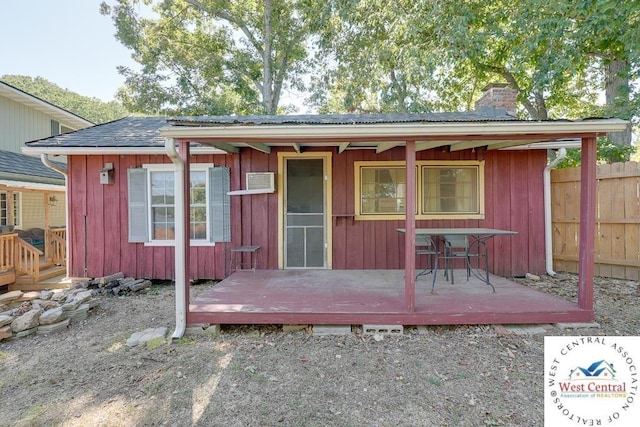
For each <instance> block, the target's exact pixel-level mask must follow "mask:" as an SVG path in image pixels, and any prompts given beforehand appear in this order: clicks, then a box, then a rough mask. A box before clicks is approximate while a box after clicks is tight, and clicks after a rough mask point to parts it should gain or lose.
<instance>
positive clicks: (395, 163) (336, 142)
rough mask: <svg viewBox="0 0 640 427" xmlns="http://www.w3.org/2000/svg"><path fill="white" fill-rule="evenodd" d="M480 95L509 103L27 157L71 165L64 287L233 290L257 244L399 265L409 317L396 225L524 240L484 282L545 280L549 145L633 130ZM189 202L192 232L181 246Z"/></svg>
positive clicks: (227, 125)
mask: <svg viewBox="0 0 640 427" xmlns="http://www.w3.org/2000/svg"><path fill="white" fill-rule="evenodd" d="M487 99H494V100H504V99H507V100H510V102H515V94H514V92H513V91H511V90H510V89H508V88H505V87H501V86H498V87H491V88H489V90H488V92H487V94H486V96H485V97H484V98H483V99H482V100H481V101H480V102H479V105H478V107H479V108H478V110H477V111H475V112H468V113H434V114H384V115H300V116H248V117H242V116H225V117H185V118H174V119H168V120H167V119H163V118H125V119H121V120H118V121H115V122H111V123H107V124H104V125H99V126H95V127H92V128H88V129H84V130H80V131H78V132H74V133H70V134H65V135H58V136H54V137H51V138H46V139H42V140H40V141H32V142H29V143H27V144H26V148H25V149H24V152H25V153H28V154H31V155H38V154H50V155H56V154H60V155H65V156H67V159H68V185H69V189H70V192H69V204H70V206H73V209H72V210H71V212H70V217H69V221H70V222H69V232H70V236H69V239H70V242H71V243H70V250H71V254H70V256H69V258H70V263H71V264H70V274H71V275H74V276H89V277H98V276H104V275H107V274H111V273H115V272H119V271H122V272H123V273H124V274H125V275H127V276H135V277H150V278H156V279H176V285H177V289H178V292H180V289H181V288H182V286H183V284H185V283H188V279H205V278H207V279H213V278H215V279H222V278H225V277H226V276H228V275H229V272H230V269H231V266H230V261H229V259H230V255H231V252H232V251H231V249H233V248H237V247H239V246H246V245H259V246H261V249H260V254H259V257H260V258H259V259H260V265H259V268H260V269H264V270H298V271H300V270H317V269H324V270H365V269H366V270H398V269H406V272H405V279H404V280H405V284H404V289H406V292H407V293H408V295H409V296H408V297H407V301H408V302H407V304H408V305H409V307H410V308H408V310H409V311H411V310H412V308H411V296H410V294H411V292H412V286H413V288H414V290H413V291H415V263H414V261H412V259H413V258H414V255H413V254H414V251H415V241H414V240H412V239H405V238H404V236H402V235H400V234H399V233H398V232H397V230H396V229H397V228H405V227H406V229H407V230H409V231H410V230H413V228H414V227H423V228H426V227H490V228H499V229H507V230H512V231H516V232H517V233H518V234H517V235H516V236H509V237H504V238H500V239H495V241H493V242H491V243H490V245H489V251H490V253H491V255H492V256H491V258H490V259H491V263H490V266H489V269H490V271H491V272H492V273H494V274H497V275H501V276H507V277H509V276H521V275H524V274H525V273H527V272H531V273H543V272H544V270H545V259H544V243H545V242H544V235H545V233H544V219H543V210H544V209H543V170H544V168H545V165H546V164H547V149H548V148H550V147H554V146H556V147H557V146H560V145H562V144H563V143H564V142H562V141H560V142H558V139H562V140H563V141H567V140H572V141H574V142H575V141H576V140H577V141H578V142H580V141H582V144H583V147H584V146H585V145H584V144H587V145H586V147H588V148H589V150H591V148H593V149H595V137H596V136H598V135H601V134H603V133H605V132H607V131H615V130H618V128H622V127H623V126H624V122H622V121H620V120H615V119H612V120H607V119H599V120H597V119H596V120H585V121H578V122H571V121H546V122H533V121H526V120H518V119H517V118H516V117H514V116H513V115H510V114H507V113H506V111H505V109H503V108H496V106H495V105H494V106H491V105H489V106H487V105H485V104H484V102H485V101H486V100H487ZM498 107H505V105H498ZM508 109H509V108H508ZM176 144H177V146H178V148H179V154H176V153H175V146H176ZM187 153H188V154H189V155H187ZM585 155H586V159H587V162H588V159H589V156H590V155H591V154H590V151H589V152H588V153H587V154H585ZM181 163H185V168H187V170H189V169H190V174H189V179H187V180H186V187H184V188H183V186H182V185H181V184H180V183H181V182H182V181H181V177H182V176H183V174H181V173H174V170H176V168H178V170H179V165H180V164H181ZM406 164H410V165H413V164H415V167H411V168H406ZM594 168H595V161H594ZM184 175H186V174H184ZM185 192H186V194H189V195H190V199H191V204H190V212H191V216H190V218H191V221H190V227H189V231H188V233H189V236H184V235H182V234H178V235H177V236H176V235H175V233H176V230H179V229H180V228H179V227H177V226H176V225H177V224H182V222H183V221H184V219H183V217H182V216H181V215H180V212H181V210H180V209H178V206H180V205H181V203H182V202H183V198H182V194H183V193H185ZM407 194H413V195H415V198H413V197H412V198H407V197H405V196H406V195H407ZM585 203H586V202H585ZM407 206H408V207H412V206H414V207H415V208H414V209H413V210H412V209H407ZM405 212H406V214H405ZM176 237H177V239H176ZM187 237H189V240H187V241H190V243H191V244H190V246H191V248H190V249H187V256H184V244H183V243H184V242H185V240H186V238H187ZM587 237H588V236H587ZM583 241H588V238H584V239H583ZM174 246H176V248H175V251H174ZM407 254H410V255H407ZM176 272H177V273H176ZM183 274H184V276H183ZM584 277H586V279H587V280H588V274H587V275H586V276H584ZM185 280H186V282H185ZM412 280H413V283H412ZM400 286H401V287H402V284H400ZM176 298H177V304H178V306H179V305H180V304H181V303H180V298H179V296H177V297H176ZM587 305H588V303H587ZM591 308H592V307H591ZM591 308H590V307H587V311H585V313H587V314H589V313H591V314H592V311H590V310H591ZM177 310H178V308H177ZM186 311H187V312H188V315H189V316H190V315H191V312H190V311H189V310H188V309H187V310H186ZM178 312H179V310H178ZM183 312H184V310H183ZM193 319H194V318H191V320H193ZM198 319H200V318H198ZM288 319H289V320H291V319H292V318H291V317H290V318H288ZM244 321H246V320H244ZM333 321H335V320H333ZM413 324H417V323H413Z"/></svg>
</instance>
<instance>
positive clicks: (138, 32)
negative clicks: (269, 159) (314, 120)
mask: <svg viewBox="0 0 640 427" xmlns="http://www.w3.org/2000/svg"><path fill="white" fill-rule="evenodd" d="M144 4H146V5H149V6H152V10H153V13H154V17H153V18H149V17H147V16H145V15H141V14H140V12H139V11H140V10H141V9H140V7H141V1H140V0H118V1H117V4H116V5H114V6H110V5H108V4H106V3H104V2H103V3H102V4H101V12H102V13H103V14H104V15H110V16H111V18H112V19H113V22H114V24H115V26H116V38H117V39H118V40H120V42H121V43H122V44H123V45H124V46H126V47H127V48H129V49H131V51H132V56H133V58H134V59H135V60H136V61H137V62H138V63H140V64H141V66H142V68H141V70H140V71H134V70H132V69H129V68H126V67H120V68H119V71H120V73H121V74H122V75H124V76H125V89H123V90H122V91H120V93H119V94H118V97H119V98H120V99H121V100H122V101H123V103H124V104H125V105H126V106H128V107H129V108H132V109H133V110H135V111H140V112H148V113H151V112H153V113H169V114H228V113H237V114H249V113H263V114H275V113H277V112H278V107H279V105H280V101H281V96H282V91H283V89H285V88H286V87H293V88H300V87H301V86H302V81H301V76H302V74H303V73H304V71H305V70H306V65H307V64H306V59H307V44H306V41H307V35H308V30H307V26H306V25H305V24H304V23H303V22H302V21H301V20H300V19H299V17H298V12H297V8H298V0H244V1H243V0H175V1H159V2H152V1H151V0H145V1H144ZM147 15H148V14H147Z"/></svg>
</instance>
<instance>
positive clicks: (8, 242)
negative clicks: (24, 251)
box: [0, 233, 18, 271]
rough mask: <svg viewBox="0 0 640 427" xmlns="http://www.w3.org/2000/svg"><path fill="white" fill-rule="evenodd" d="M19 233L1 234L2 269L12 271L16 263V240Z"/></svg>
mask: <svg viewBox="0 0 640 427" xmlns="http://www.w3.org/2000/svg"><path fill="white" fill-rule="evenodd" d="M17 237H18V234H17V233H12V234H0V271H12V270H13V269H14V263H15V243H14V242H15V240H16V239H17Z"/></svg>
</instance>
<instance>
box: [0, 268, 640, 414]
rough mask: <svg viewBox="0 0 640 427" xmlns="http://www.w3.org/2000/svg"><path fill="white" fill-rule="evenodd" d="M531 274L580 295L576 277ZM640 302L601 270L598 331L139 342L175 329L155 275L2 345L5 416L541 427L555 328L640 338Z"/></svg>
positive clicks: (558, 291)
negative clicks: (62, 324)
mask: <svg viewBox="0 0 640 427" xmlns="http://www.w3.org/2000/svg"><path fill="white" fill-rule="evenodd" d="M522 282H523V283H526V284H527V285H528V286H533V287H536V288H538V289H541V290H544V291H545V292H549V293H553V294H555V295H559V296H561V297H564V298H567V299H569V300H572V301H575V299H576V294H577V292H576V283H577V277H576V276H575V275H570V274H561V275H559V276H558V277H556V278H550V277H543V278H542V281H539V282H531V281H527V280H522ZM207 286H211V284H204V285H197V286H194V289H193V291H192V293H193V294H197V293H198V292H200V291H202V290H203V289H205V288H206V287H207ZM639 299H640V293H639V292H638V283H637V282H631V281H623V280H614V279H597V283H596V291H595V301H596V311H597V314H596V321H597V322H598V323H599V324H600V327H599V328H597V329H594V328H590V329H569V330H566V329H565V330H561V329H559V328H555V327H553V328H550V329H549V330H548V331H547V332H545V333H544V334H531V333H530V334H524V335H506V336H505V335H502V334H499V333H497V332H496V328H494V327H493V326H459V327H429V328H427V331H426V334H419V333H418V330H417V329H415V328H405V334H404V335H403V336H394V337H389V336H385V337H384V339H382V340H376V339H374V337H373V336H365V335H361V334H358V333H354V334H351V335H348V336H330V337H316V336H312V335H310V334H309V333H308V332H307V331H304V330H303V331H298V332H292V333H285V332H282V330H281V328H280V327H279V326H277V325H274V326H262V327H250V326H235V327H226V328H223V332H222V334H221V335H219V336H212V335H198V336H187V337H185V338H183V339H181V340H179V341H178V342H174V343H170V342H167V343H164V344H160V345H157V346H155V348H150V347H145V346H139V347H133V348H128V347H126V346H125V341H126V339H127V338H128V337H129V336H130V335H131V334H132V333H134V332H138V331H142V330H144V329H147V328H151V327H160V326H166V327H168V329H169V335H170V334H171V333H172V331H173V327H174V324H173V320H174V305H173V304H174V300H173V288H172V286H169V285H154V286H153V287H152V288H151V289H150V290H149V291H148V292H147V293H146V294H144V295H135V296H126V297H108V296H101V297H100V305H99V306H98V307H96V308H94V309H92V310H91V312H90V315H89V317H88V318H87V319H86V320H83V321H81V322H79V323H75V324H72V325H71V327H70V328H69V329H67V330H65V331H62V332H57V333H55V334H51V335H48V336H39V335H36V336H31V337H27V338H23V339H18V340H13V341H10V342H2V343H0V425H1V426H5V425H7V426H9V425H11V426H41V425H47V426H50V425H61V426H133V425H170V426H189V425H194V426H361V425H367V426H417V425H421V426H541V425H542V424H543V397H542V396H543V336H544V335H545V334H546V335H639V334H640V301H639ZM378 339H379V337H378ZM152 347H154V346H152Z"/></svg>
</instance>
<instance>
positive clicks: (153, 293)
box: [147, 287, 160, 295]
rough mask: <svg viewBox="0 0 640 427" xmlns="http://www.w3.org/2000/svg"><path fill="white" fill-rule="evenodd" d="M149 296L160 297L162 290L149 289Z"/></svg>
mask: <svg viewBox="0 0 640 427" xmlns="http://www.w3.org/2000/svg"><path fill="white" fill-rule="evenodd" d="M147 295H160V289H158V288H156V287H151V288H149V289H147Z"/></svg>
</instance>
